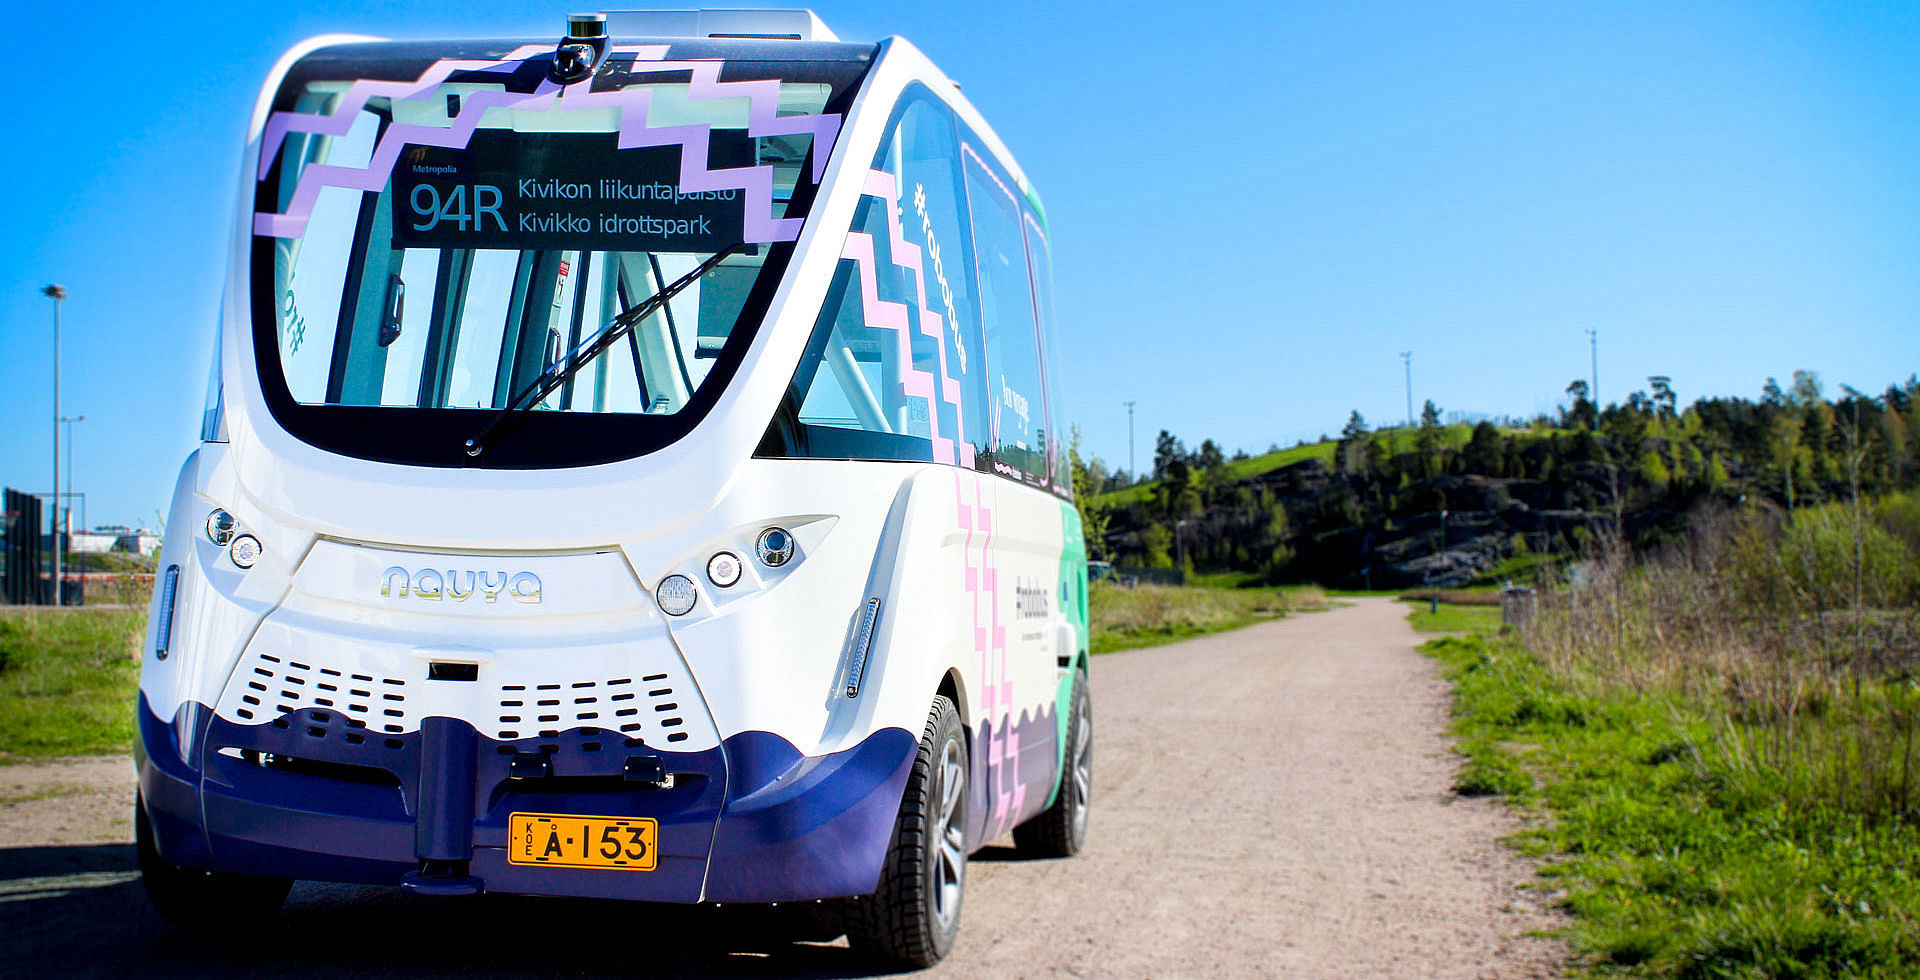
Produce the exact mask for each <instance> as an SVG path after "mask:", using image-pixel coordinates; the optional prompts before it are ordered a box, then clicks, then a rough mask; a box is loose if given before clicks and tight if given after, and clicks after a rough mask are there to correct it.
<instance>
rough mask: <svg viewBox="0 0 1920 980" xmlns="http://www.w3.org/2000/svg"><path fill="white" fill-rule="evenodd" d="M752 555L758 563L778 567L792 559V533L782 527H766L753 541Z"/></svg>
mask: <svg viewBox="0 0 1920 980" xmlns="http://www.w3.org/2000/svg"><path fill="white" fill-rule="evenodd" d="M753 555H754V557H755V558H758V559H760V564H762V565H765V566H767V567H768V568H779V567H780V566H782V565H785V564H786V563H787V562H789V561H791V560H792V559H793V535H792V534H790V533H788V531H787V529H786V528H784V527H770V528H767V529H766V530H764V531H761V532H760V538H759V540H757V541H755V542H754V543H753Z"/></svg>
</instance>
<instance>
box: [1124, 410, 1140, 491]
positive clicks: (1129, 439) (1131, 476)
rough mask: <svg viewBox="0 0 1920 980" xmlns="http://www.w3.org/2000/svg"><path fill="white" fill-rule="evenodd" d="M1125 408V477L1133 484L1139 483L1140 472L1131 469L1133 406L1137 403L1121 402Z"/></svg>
mask: <svg viewBox="0 0 1920 980" xmlns="http://www.w3.org/2000/svg"><path fill="white" fill-rule="evenodd" d="M1121 404H1123V405H1125V406H1127V477H1128V479H1131V480H1132V481H1133V482H1135V483H1139V482H1140V471H1139V470H1137V469H1134V468H1133V406H1135V405H1138V404H1140V403H1139V402H1122V403H1121Z"/></svg>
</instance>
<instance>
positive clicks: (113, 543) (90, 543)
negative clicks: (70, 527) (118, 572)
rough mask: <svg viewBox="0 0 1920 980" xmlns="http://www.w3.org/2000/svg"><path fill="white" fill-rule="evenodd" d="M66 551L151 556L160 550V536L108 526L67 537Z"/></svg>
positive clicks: (113, 525) (126, 527)
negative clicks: (113, 552)
mask: <svg viewBox="0 0 1920 980" xmlns="http://www.w3.org/2000/svg"><path fill="white" fill-rule="evenodd" d="M46 544H47V547H49V548H51V547H52V546H53V542H51V541H48V542H46ZM67 550H68V551H69V552H72V553H75V554H92V555H104V554H106V553H108V552H112V551H118V552H122V553H124V554H130V555H131V554H138V555H151V554H153V553H154V552H156V551H159V550H160V535H159V534H158V533H157V532H154V531H149V530H147V529H146V528H144V527H128V526H126V525H124V524H109V525H105V526H102V527H96V528H94V529H93V530H91V531H75V532H73V533H72V534H69V535H67Z"/></svg>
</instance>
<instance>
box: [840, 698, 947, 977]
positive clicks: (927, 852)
mask: <svg viewBox="0 0 1920 980" xmlns="http://www.w3.org/2000/svg"><path fill="white" fill-rule="evenodd" d="M966 874H967V741H966V736H965V734H964V733H963V732H962V730H961V726H960V712H959V711H957V710H955V709H954V706H953V702H952V701H949V700H947V699H946V698H945V697H937V698H934V700H933V710H931V711H930V712H928V714H927V728H926V732H925V734H923V735H922V736H921V737H920V751H919V753H918V754H916V755H915V756H914V760H913V771H912V772H911V773H910V774H909V775H908V776H907V791H906V794H905V795H904V796H903V797H902V799H901V801H900V817H899V820H898V821H896V822H895V824H894V828H893V839H892V841H891V843H890V844H889V845H888V847H887V860H886V864H885V865H884V866H883V867H882V868H881V871H880V887H879V889H878V890H876V891H875V892H874V893H873V894H871V895H863V896H861V897H859V898H856V899H853V900H852V901H850V902H848V903H847V906H846V913H845V921H846V926H847V942H848V944H849V945H851V946H852V947H853V948H854V949H855V950H856V951H858V952H860V953H862V954H864V955H866V956H868V957H871V958H873V959H875V960H878V961H881V962H882V963H885V964H887V965H889V966H898V967H905V968H909V969H921V968H925V967H929V966H932V965H934V964H935V963H938V962H940V959H941V957H943V956H946V955H947V951H948V950H949V949H952V948H953V937H954V934H955V933H957V932H959V930H960V898H961V893H962V890H963V887H964V885H965V884H966Z"/></svg>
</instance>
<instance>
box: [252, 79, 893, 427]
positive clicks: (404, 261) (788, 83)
mask: <svg viewBox="0 0 1920 980" xmlns="http://www.w3.org/2000/svg"><path fill="white" fill-rule="evenodd" d="M833 47H835V48H839V47H845V46H838V45H835V46H833ZM701 53H702V54H706V55H709V56H708V57H700V58H685V57H677V55H678V54H679V52H678V51H670V50H669V48H668V46H667V45H652V46H647V45H633V46H626V47H622V46H619V45H616V46H614V48H613V50H612V51H611V52H609V54H608V57H607V63H606V64H605V66H604V67H603V69H602V71H601V73H600V74H599V76H598V77H596V78H595V79H594V80H593V81H592V82H590V83H580V84H576V85H572V86H566V87H564V88H563V87H561V86H558V85H555V84H554V83H552V82H551V81H548V80H547V78H546V64H547V61H548V60H550V54H551V48H550V46H549V47H546V48H532V47H531V46H530V48H529V49H526V50H520V51H514V52H508V53H506V55H505V56H504V57H493V58H488V57H484V56H482V57H474V58H451V57H449V58H441V59H439V60H437V61H433V62H431V63H430V64H428V63H426V62H422V61H420V60H419V59H417V58H415V59H414V60H412V61H410V62H398V63H394V62H389V63H384V64H383V63H377V62H376V63H369V62H367V61H366V60H364V59H363V60H359V61H355V60H353V59H351V58H345V57H340V56H335V57H334V58H332V59H330V60H321V61H318V62H317V63H314V64H309V62H313V61H315V59H313V58H309V59H306V60H304V61H303V62H301V63H300V64H299V65H297V66H296V69H295V72H294V73H293V74H291V75H290V77H289V78H288V81H287V82H286V83H285V84H284V85H283V86H282V89H281V91H280V95H279V97H278V99H277V100H276V107H277V108H278V109H279V111H276V112H273V113H272V114H271V115H270V116H269V119H268V123H267V127H266V132H265V135H264V137H263V146H262V153H261V174H260V177H261V183H260V189H259V195H258V203H257V206H256V213H255V215H254V232H255V239H256V250H255V251H256V260H255V270H254V283H255V309H256V320H258V319H261V317H260V314H261V313H268V319H267V323H268V325H270V326H271V333H270V334H269V335H268V336H269V337H270V342H271V346H270V347H267V346H266V345H262V344H258V343H257V344H256V346H257V347H263V348H266V349H263V350H261V351H259V354H260V361H261V364H260V368H261V372H262V382H263V385H264V387H265V388H266V389H267V390H268V393H269V402H270V404H272V403H274V402H276V401H277V402H279V403H280V404H279V405H276V406H275V410H276V415H279V416H281V417H282V421H283V422H289V421H290V420H291V421H292V424H290V425H289V428H292V429H295V430H296V434H297V435H302V436H303V437H308V438H309V441H320V442H322V443H323V444H324V443H328V442H332V443H340V442H341V441H342V439H344V440H345V442H346V443H349V444H350V445H330V446H329V448H343V449H344V450H345V451H347V452H349V453H350V454H355V455H367V456H373V457H375V458H403V459H409V460H411V459H413V458H415V457H418V456H421V455H424V456H426V457H432V458H433V459H428V460H427V461H434V460H435V459H437V458H438V457H439V456H440V451H439V450H438V449H432V450H426V449H424V448H422V450H421V452H414V451H411V450H410V449H409V447H408V446H406V445H403V444H401V443H400V442H398V441H395V440H396V439H397V438H399V437H397V436H396V437H395V438H392V439H388V440H387V444H385V445H383V446H378V447H372V449H371V451H356V450H355V448H354V447H355V446H359V447H361V449H363V450H366V449H368V448H369V447H368V446H367V445H366V443H367V440H368V439H370V438H375V437H376V436H375V435H370V434H368V433H366V432H364V431H362V432H358V433H353V432H352V431H351V430H353V429H356V428H358V429H364V428H365V426H364V420H362V421H360V422H354V423H351V424H349V425H348V426H346V427H345V428H342V426H340V425H337V424H330V423H329V422H328V421H326V420H324V418H323V417H319V416H317V415H316V413H315V412H314V409H325V408H329V407H340V408H350V407H351V408H362V409H390V410H413V411H414V412H415V413H419V412H420V410H426V411H427V412H430V413H436V414H439V415H443V416H444V415H446V414H448V413H449V412H455V413H458V414H460V415H471V414H475V413H476V412H480V413H484V412H491V411H493V410H497V409H500V408H502V407H504V406H506V405H507V404H508V403H509V401H510V400H511V399H513V397H514V396H515V395H516V394H519V393H521V392H522V391H524V390H525V389H526V388H527V386H528V384H529V383H530V382H532V381H534V380H535V379H537V378H539V377H540V376H541V375H542V373H543V372H546V371H547V370H548V369H549V368H551V367H552V366H554V365H555V363H556V362H557V361H559V360H560V359H561V358H563V357H564V356H566V354H567V353H568V352H570V351H573V350H574V349H575V348H576V347H578V346H579V345H580V343H581V341H582V340H583V339H586V338H591V337H593V336H594V335H595V334H596V333H597V332H598V331H599V330H600V329H601V328H602V327H604V326H605V325H606V324H607V323H608V322H609V321H611V320H613V319H614V318H616V317H618V316H620V315H621V314H623V313H626V312H627V311H629V310H630V309H632V308H633V307H634V306H636V305H637V304H639V303H640V302H642V301H643V300H645V299H646V298H647V297H649V296H652V295H654V294H655V293H658V292H659V291H660V290H661V289H662V287H664V286H665V285H667V284H668V283H671V282H673V281H675V280H676V279H679V278H681V277H682V276H685V275H686V274H687V273H688V272H690V271H691V270H693V269H695V268H697V267H699V266H701V265H702V264H703V263H707V262H708V261H709V260H711V259H713V258H714V257H715V256H716V255H719V254H720V253H723V252H728V251H729V250H731V253H730V254H728V255H726V256H725V257H724V258H723V259H722V260H720V261H719V262H718V263H717V264H715V265H713V267H712V268H710V269H708V270H706V272H705V273H704V274H703V275H701V276H700V277H699V278H698V280H697V281H695V282H693V283H692V284H691V285H689V286H687V288H685V289H684V290H682V291H680V292H679V293H678V294H677V295H675V296H674V298H673V299H672V300H671V301H670V302H667V303H664V304H661V305H660V306H659V308H658V309H657V310H656V311H655V312H653V313H652V314H651V315H649V316H646V317H645V318H644V319H642V320H641V321H640V322H639V323H637V324H636V325H635V326H634V328H633V329H632V330H631V331H630V332H627V333H626V335H625V337H624V338H623V340H622V342H620V343H618V344H615V345H613V346H610V347H608V348H607V349H605V350H604V351H602V352H601V353H600V354H599V355H598V356H596V357H595V358H594V359H593V360H592V361H591V362H589V363H587V364H585V365H583V366H580V367H579V368H578V369H577V370H573V371H571V372H570V377H569V379H568V380H567V382H566V383H565V384H564V385H561V386H559V387H557V388H555V389H554V390H553V391H551V392H550V393H548V394H547V395H546V396H545V397H544V398H542V399H540V400H539V401H538V402H537V403H536V404H534V405H532V406H531V408H532V409H533V410H534V413H535V414H551V415H558V416H581V415H592V416H622V417H628V419H629V424H628V425H627V426H626V427H625V428H624V429H613V428H609V427H608V422H607V421H605V420H603V421H601V422H599V423H597V424H594V425H592V426H590V428H591V429H592V430H593V432H595V433H597V435H596V437H595V438H594V439H593V440H592V441H593V442H595V443H596V445H597V446H598V448H597V449H596V450H594V451H593V452H590V453H589V454H588V455H590V456H595V457H598V458H604V457H618V456H621V455H632V454H633V451H634V450H635V449H637V450H638V451H646V450H647V449H648V448H652V447H654V446H657V445H658V444H662V443H663V442H665V441H669V440H670V439H671V438H672V437H674V436H675V434H676V433H677V432H679V431H684V430H685V429H687V428H690V427H691V425H692V422H693V421H697V418H693V419H685V420H682V424H677V425H662V424H661V420H665V419H670V418H675V417H679V416H683V415H688V414H689V409H693V410H694V411H693V412H692V413H691V414H693V415H695V416H697V415H698V414H699V413H700V412H702V411H704V406H705V405H707V404H710V403H711V400H712V393H711V392H707V397H705V398H703V397H702V394H703V392H706V391H707V389H708V387H709V386H712V387H716V388H717V387H718V386H719V385H721V384H724V383H725V377H724V376H723V375H727V374H730V372H731V364H729V363H727V362H728V361H730V360H737V358H738V355H739V353H740V351H741V350H743V349H744V346H745V343H744V341H745V340H748V339H750V334H751V333H752V331H753V330H754V328H755V327H756V326H757V321H758V319H759V314H762V313H764V311H765V309H764V308H765V303H766V298H765V297H766V295H767V294H769V293H770V292H771V290H772V287H773V286H774V285H775V284H776V282H777V279H778V277H779V275H780V272H781V269H782V267H783V266H784V264H785V261H786V259H787V257H788V256H789V253H790V252H791V242H792V241H793V240H795V239H796V238H798V237H799V230H800V227H801V224H802V223H803V221H804V219H805V215H806V208H807V205H808V204H809V203H810V202H811V200H812V197H813V190H814V185H815V184H816V183H817V182H818V180H819V179H820V176H821V173H822V171H823V170H824V167H825V161H826V154H827V153H828V152H829V151H830V149H831V147H832V143H833V140H834V139H835V138H836V137H837V136H838V133H839V125H840V116H839V115H838V114H836V113H834V112H831V111H829V110H830V106H831V105H832V104H833V103H834V102H835V100H836V99H837V98H839V97H840V96H841V95H842V94H844V93H845V92H846V91H847V90H848V89H849V88H850V87H851V86H852V84H853V83H854V82H856V81H857V79H858V77H859V73H860V72H861V71H862V70H864V67H865V65H864V64H860V63H852V64H849V63H845V62H837V61H826V60H823V61H809V62H789V63H778V62H764V61H756V62H745V63H743V62H734V61H726V60H723V59H718V58H713V57H711V56H710V55H711V52H701ZM423 67H424V69H425V70H424V71H422V70H421V69H422V68H423ZM303 68H304V69H306V70H305V71H302V70H301V69H303ZM266 300H270V302H271V307H270V312H269V311H268V310H267V309H265V307H266V303H265V302H263V301H266ZM756 300H757V301H756ZM260 327H261V324H259V323H256V337H257V338H258V335H259V333H261V331H260V329H259V328H260ZM268 355H271V356H268ZM723 365H725V369H724V370H722V367H723ZM274 395H280V396H281V397H279V398H277V399H276V398H274V397H273V396H274ZM282 405H284V406H285V407H286V411H284V412H283V411H281V410H280V406H282ZM635 417H638V419H639V420H640V421H635ZM647 419H652V420H654V421H652V422H648V421H645V420H647ZM342 421H344V419H343V420H342ZM302 423H306V424H304V425H303V424H302ZM461 424H462V423H460V422H449V423H448V424H447V426H445V428H447V431H446V432H445V433H444V435H445V436H447V437H454V438H453V439H452V441H453V442H455V443H458V442H461V441H463V439H464V436H470V435H472V434H473V433H472V432H465V433H464V435H462V433H461V430H460V428H459V427H460V425H461ZM464 424H466V425H467V426H468V427H471V426H472V422H471V420H467V421H466V422H465V423H464ZM556 424H564V423H548V424H547V428H548V429H549V430H550V432H549V434H555V433H559V432H560V430H555V429H554V428H553V426H554V425H556ZM376 428H377V429H381V430H383V431H386V432H388V434H389V435H391V434H392V433H391V430H393V428H394V427H392V426H384V427H383V426H376ZM428 428H429V429H433V428H437V427H434V426H429V427H428ZM302 429H305V430H307V431H300V430H302ZM621 431H626V432H631V433H643V432H644V433H646V434H647V435H646V437H645V438H643V439H641V442H640V443H633V442H632V441H631V440H621V439H619V438H617V437H616V438H615V440H614V441H615V442H625V443H627V445H626V450H625V451H616V450H615V449H614V448H613V447H610V446H607V445H606V444H605V441H606V438H607V436H608V434H609V433H618V432H621ZM330 433H331V434H332V437H330V435H329V434H330ZM420 437H421V438H429V436H428V435H427V434H426V433H425V432H421V433H420ZM530 441H531V442H533V443H535V444H536V445H545V446H547V447H549V448H550V449H554V450H556V451H557V452H558V454H559V455H560V456H565V455H566V452H565V443H566V441H567V440H566V439H565V438H564V434H563V433H562V439H561V444H560V445H558V446H556V445H555V444H553V443H552V442H551V441H550V440H549V441H542V440H540V439H538V438H537V437H536V438H535V439H533V440H530ZM548 455H549V456H552V455H553V454H552V453H548ZM546 461H547V462H552V461H554V460H552V459H548V460H546ZM566 461H567V460H559V462H566ZM539 462H542V460H539V459H534V458H529V457H528V456H527V451H526V450H522V452H521V460H520V462H519V463H518V465H534V464H536V463H539ZM462 465H465V464H462ZM509 465H512V464H509Z"/></svg>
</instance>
